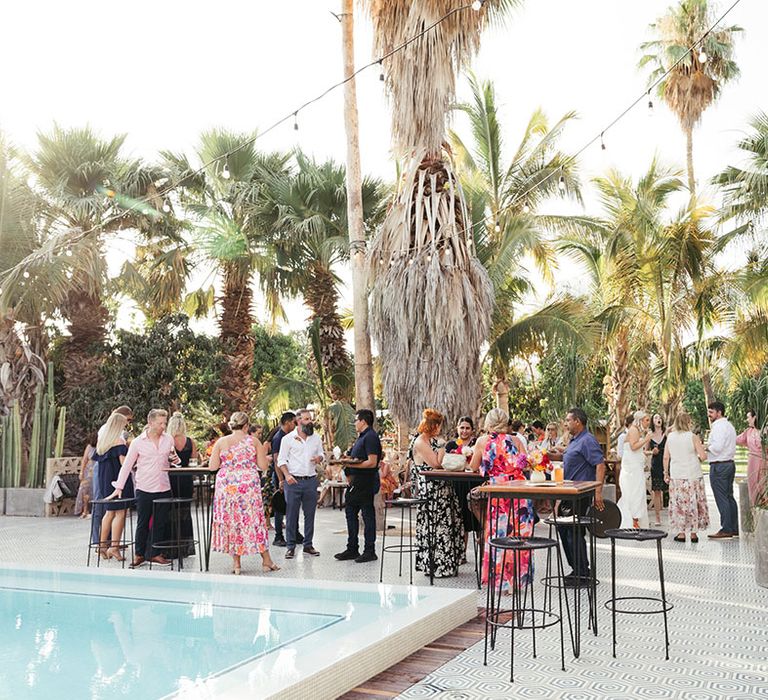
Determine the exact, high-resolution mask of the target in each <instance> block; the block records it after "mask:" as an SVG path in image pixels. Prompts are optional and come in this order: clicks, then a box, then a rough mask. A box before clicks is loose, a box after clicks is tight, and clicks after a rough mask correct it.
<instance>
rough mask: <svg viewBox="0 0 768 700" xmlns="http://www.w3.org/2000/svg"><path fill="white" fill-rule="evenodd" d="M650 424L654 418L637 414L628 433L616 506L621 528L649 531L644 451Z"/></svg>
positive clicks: (640, 413) (642, 412)
mask: <svg viewBox="0 0 768 700" xmlns="http://www.w3.org/2000/svg"><path fill="white" fill-rule="evenodd" d="M650 424H651V417H650V416H649V415H648V414H647V413H646V412H645V411H635V420H634V422H633V423H632V425H631V426H630V428H629V430H628V431H627V438H626V440H625V442H624V455H623V456H622V458H621V472H620V474H619V488H620V489H621V498H620V499H619V502H618V504H617V505H618V506H619V510H620V511H621V527H634V528H647V527H648V500H647V498H646V492H645V450H646V449H647V447H648V445H649V444H650V442H651V438H652V437H653V433H652V432H651V431H650V430H649V429H648V426H649V425H650Z"/></svg>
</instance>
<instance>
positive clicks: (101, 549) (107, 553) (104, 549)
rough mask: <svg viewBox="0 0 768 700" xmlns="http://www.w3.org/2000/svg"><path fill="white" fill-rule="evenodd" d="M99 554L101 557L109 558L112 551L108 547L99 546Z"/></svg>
mask: <svg viewBox="0 0 768 700" xmlns="http://www.w3.org/2000/svg"><path fill="white" fill-rule="evenodd" d="M99 556H100V557H101V558H102V559H111V558H112V552H111V550H110V549H109V547H99Z"/></svg>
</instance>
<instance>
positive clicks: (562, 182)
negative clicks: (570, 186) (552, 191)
mask: <svg viewBox="0 0 768 700" xmlns="http://www.w3.org/2000/svg"><path fill="white" fill-rule="evenodd" d="M557 186H558V188H559V189H560V191H561V192H565V190H566V189H567V188H566V186H565V175H561V176H560V180H559V181H558V183H557Z"/></svg>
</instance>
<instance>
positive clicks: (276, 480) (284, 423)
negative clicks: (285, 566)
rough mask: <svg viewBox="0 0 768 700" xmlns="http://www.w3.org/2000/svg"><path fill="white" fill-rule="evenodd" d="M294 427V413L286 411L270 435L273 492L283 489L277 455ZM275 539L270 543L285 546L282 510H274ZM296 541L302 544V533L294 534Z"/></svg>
mask: <svg viewBox="0 0 768 700" xmlns="http://www.w3.org/2000/svg"><path fill="white" fill-rule="evenodd" d="M295 429H296V414H295V413H291V411H286V412H285V413H283V415H282V416H280V427H279V428H278V429H277V432H276V433H275V434H274V435H273V436H272V443H271V446H270V454H271V455H272V485H273V487H274V490H275V493H277V492H278V491H282V490H283V474H282V472H281V471H280V470H279V469H278V468H277V455H279V454H280V445H281V444H282V442H283V438H284V437H285V436H286V435H288V433H290V432H293V431H294V430H295ZM274 513H275V539H274V540H273V542H272V544H273V545H275V546H276V547H285V546H286V544H285V535H284V534H283V517H284V516H285V512H284V511H278V510H275V511H274ZM296 542H297V543H298V544H302V543H303V542H304V537H303V535H302V534H301V533H300V532H299V533H297V535H296Z"/></svg>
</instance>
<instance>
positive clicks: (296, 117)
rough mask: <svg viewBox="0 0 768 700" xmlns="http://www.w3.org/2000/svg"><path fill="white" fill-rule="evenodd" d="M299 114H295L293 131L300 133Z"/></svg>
mask: <svg viewBox="0 0 768 700" xmlns="http://www.w3.org/2000/svg"><path fill="white" fill-rule="evenodd" d="M298 114H299V113H298V112H294V113H293V130H294V131H298V130H299V119H298Z"/></svg>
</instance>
